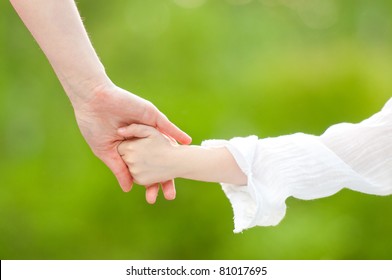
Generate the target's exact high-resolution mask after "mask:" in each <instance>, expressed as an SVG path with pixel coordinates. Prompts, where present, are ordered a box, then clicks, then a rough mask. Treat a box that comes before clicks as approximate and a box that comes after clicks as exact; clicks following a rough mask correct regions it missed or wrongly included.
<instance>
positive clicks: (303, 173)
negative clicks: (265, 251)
mask: <svg viewBox="0 0 392 280" xmlns="http://www.w3.org/2000/svg"><path fill="white" fill-rule="evenodd" d="M202 145H203V146H209V147H213V146H215V147H216V146H225V147H226V148H227V149H228V150H229V151H230V152H231V154H232V155H233V157H234V159H235V160H236V162H237V164H238V166H239V167H240V168H241V170H242V171H243V172H244V173H245V174H246V175H247V178H248V182H247V185H246V186H237V185H231V184H224V183H222V184H221V185H222V188H223V191H224V192H225V194H226V196H227V197H228V199H229V200H230V202H231V204H232V207H233V211H234V227H235V229H234V232H241V231H242V230H244V229H247V228H250V227H254V226H272V225H277V224H278V223H279V222H280V221H281V220H282V219H283V217H284V216H285V213H286V204H285V201H286V199H287V198H288V197H290V196H293V197H296V198H299V199H305V200H309V199H316V198H322V197H327V196H331V195H333V194H335V193H337V192H339V191H340V190H341V189H343V188H348V189H351V190H354V191H359V192H363V193H367V194H374V195H390V194H392V99H390V100H389V101H388V103H387V104H386V105H385V106H384V108H383V109H382V110H381V111H380V112H379V113H377V114H375V115H373V116H372V117H370V118H369V119H367V120H365V121H362V122H361V123H358V124H349V123H341V124H337V125H333V126H331V127H330V128H328V129H327V131H325V133H324V134H323V135H321V136H314V135H308V134H303V133H297V134H292V135H286V136H280V137H275V138H265V139H258V137H256V136H249V137H245V138H240V137H237V138H233V139H231V140H230V141H226V140H207V141H204V142H203V143H202Z"/></svg>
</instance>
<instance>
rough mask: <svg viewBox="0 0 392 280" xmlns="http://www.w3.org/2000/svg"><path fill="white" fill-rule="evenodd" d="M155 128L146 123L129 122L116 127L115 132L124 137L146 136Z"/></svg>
mask: <svg viewBox="0 0 392 280" xmlns="http://www.w3.org/2000/svg"><path fill="white" fill-rule="evenodd" d="M154 132H155V129H154V128H153V127H151V126H148V125H143V124H136V123H134V124H131V125H128V126H125V127H121V128H119V129H118V131H117V133H118V134H119V135H120V136H122V137H125V138H146V137H149V136H151V135H152V133H154Z"/></svg>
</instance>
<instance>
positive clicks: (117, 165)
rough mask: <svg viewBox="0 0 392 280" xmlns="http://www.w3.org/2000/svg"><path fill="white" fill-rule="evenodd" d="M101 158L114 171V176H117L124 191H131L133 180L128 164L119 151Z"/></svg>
mask: <svg viewBox="0 0 392 280" xmlns="http://www.w3.org/2000/svg"><path fill="white" fill-rule="evenodd" d="M101 159H102V161H103V162H104V163H105V164H106V165H107V166H108V167H109V169H110V170H111V171H112V172H113V174H114V176H116V178H117V181H118V183H119V184H120V186H121V189H122V190H123V191H124V192H129V191H130V190H131V189H132V184H133V180H132V176H131V173H129V170H128V167H127V165H126V164H125V163H124V161H123V160H122V158H121V157H120V155H119V154H118V153H117V152H114V153H112V154H111V155H110V156H109V157H107V158H101Z"/></svg>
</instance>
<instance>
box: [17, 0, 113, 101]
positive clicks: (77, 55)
mask: <svg viewBox="0 0 392 280" xmlns="http://www.w3.org/2000/svg"><path fill="white" fill-rule="evenodd" d="M10 2H11V3H12V5H13V6H14V8H15V10H16V11H17V13H18V14H19V16H20V18H21V19H22V20H23V22H24V24H25V25H26V27H27V28H28V29H29V30H30V32H31V33H32V35H33V36H34V38H35V39H36V41H37V42H38V44H39V46H40V47H41V49H42V50H43V51H44V53H45V55H46V56H47V58H48V60H49V62H50V63H51V65H52V67H53V69H54V71H55V72H56V74H57V76H58V78H59V80H60V82H61V84H62V85H63V87H64V89H65V91H66V92H67V94H68V96H69V97H70V98H71V100H74V99H77V98H82V99H84V98H88V97H89V95H90V94H92V92H93V89H94V88H96V87H99V86H100V85H104V84H105V83H108V82H109V79H108V78H107V76H106V74H105V70H104V67H103V65H102V63H101V62H100V61H99V58H98V56H97V54H96V53H95V51H94V48H93V46H92V44H91V42H90V40H89V38H88V35H87V32H86V30H85V28H84V26H83V23H82V21H81V19H80V16H79V12H78V10H77V8H76V5H75V3H74V1H73V0H56V1H53V0H29V1H26V0H10Z"/></svg>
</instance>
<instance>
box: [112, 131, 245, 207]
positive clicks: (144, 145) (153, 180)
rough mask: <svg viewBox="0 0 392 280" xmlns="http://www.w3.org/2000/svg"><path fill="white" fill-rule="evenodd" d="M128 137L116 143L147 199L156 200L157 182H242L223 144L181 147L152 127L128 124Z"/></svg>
mask: <svg viewBox="0 0 392 280" xmlns="http://www.w3.org/2000/svg"><path fill="white" fill-rule="evenodd" d="M124 134H125V135H126V136H127V137H129V138H132V139H131V140H127V141H124V142H122V143H121V144H120V145H119V146H118V152H119V154H120V155H121V156H122V158H123V160H124V161H125V162H126V164H127V165H128V168H129V170H130V172H131V173H132V175H133V178H134V180H135V182H136V183H138V184H141V185H145V186H149V187H148V188H147V192H146V199H147V202H149V203H151V204H153V203H155V201H156V198H157V195H158V190H159V183H158V182H164V181H168V180H171V179H174V178H185V179H191V180H198V181H205V182H220V183H229V184H233V185H245V184H246V183H247V177H246V175H245V174H244V173H243V172H242V170H241V169H240V168H239V166H238V165H237V163H236V161H235V160H234V158H233V156H232V155H231V153H230V152H229V151H228V150H227V149H226V148H225V147H214V148H206V147H201V146H182V145H178V144H177V143H176V142H175V141H173V140H171V139H169V138H168V137H166V136H164V135H163V134H161V133H160V132H159V131H158V130H156V129H154V128H153V127H149V126H146V125H138V124H132V125H130V126H128V127H126V128H125V130H124Z"/></svg>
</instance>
